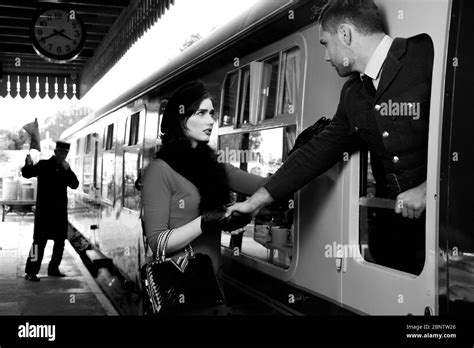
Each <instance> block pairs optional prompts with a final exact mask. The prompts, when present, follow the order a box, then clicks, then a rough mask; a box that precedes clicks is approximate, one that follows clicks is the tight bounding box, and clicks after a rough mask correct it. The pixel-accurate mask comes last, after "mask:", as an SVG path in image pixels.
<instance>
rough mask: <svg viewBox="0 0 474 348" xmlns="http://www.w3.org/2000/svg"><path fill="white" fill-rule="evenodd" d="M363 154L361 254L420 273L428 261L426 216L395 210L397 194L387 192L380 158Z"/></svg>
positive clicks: (367, 153)
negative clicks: (406, 216) (408, 214)
mask: <svg viewBox="0 0 474 348" xmlns="http://www.w3.org/2000/svg"><path fill="white" fill-rule="evenodd" d="M360 157H361V163H360V168H361V173H360V178H361V181H360V199H359V245H360V252H361V255H362V257H363V258H364V259H365V260H366V261H368V262H371V263H375V264H378V265H381V266H385V267H389V268H392V269H396V270H399V271H403V272H407V273H411V274H415V275H419V274H420V273H421V271H422V270H423V265H424V262H425V219H424V216H425V215H424V214H422V216H421V217H420V218H419V219H416V218H413V219H409V218H405V217H403V216H402V215H401V214H397V213H395V210H394V209H395V205H396V204H397V202H396V197H393V196H392V197H390V196H388V194H387V189H386V185H385V182H384V180H385V179H384V174H383V173H384V172H383V170H384V169H383V166H382V164H381V162H380V160H379V159H378V157H374V155H372V156H371V153H370V152H368V151H361V156H360ZM377 173H381V174H380V175H381V176H379V175H377ZM375 178H378V180H379V182H377V181H376V179H375Z"/></svg>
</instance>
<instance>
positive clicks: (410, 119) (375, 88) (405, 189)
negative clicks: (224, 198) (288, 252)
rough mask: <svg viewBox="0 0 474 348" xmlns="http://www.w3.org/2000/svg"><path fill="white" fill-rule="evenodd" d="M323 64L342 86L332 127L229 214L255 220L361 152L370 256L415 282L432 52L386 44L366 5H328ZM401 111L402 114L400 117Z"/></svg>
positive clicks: (424, 39)
mask: <svg viewBox="0 0 474 348" xmlns="http://www.w3.org/2000/svg"><path fill="white" fill-rule="evenodd" d="M319 23H320V28H319V37H320V43H321V44H322V45H323V46H324V47H325V48H326V53H325V60H326V61H328V62H330V63H331V65H332V66H333V67H334V68H335V69H336V71H337V73H338V74H339V76H341V77H346V76H351V78H350V79H348V81H347V82H346V83H345V84H344V86H343V88H342V91H341V96H340V101H339V106H338V108H337V111H336V114H335V116H334V117H333V119H332V122H331V124H330V125H329V126H328V127H326V128H325V129H324V130H323V131H322V132H320V133H319V134H318V135H317V136H315V137H314V138H313V139H311V141H308V142H307V143H306V144H305V145H303V146H302V147H300V148H299V149H298V150H297V151H295V152H294V153H293V154H292V155H291V156H289V157H288V158H287V160H286V161H285V163H284V164H283V165H282V167H281V168H280V169H279V170H278V171H277V172H276V173H275V174H274V175H273V176H272V177H271V178H270V179H269V180H268V181H267V182H266V183H265V185H264V187H262V188H260V189H259V190H258V191H257V192H256V193H255V194H254V195H253V196H252V197H250V198H249V199H248V200H247V201H245V202H243V203H238V204H236V205H234V206H232V207H230V208H229V209H228V212H227V214H230V213H231V212H233V211H239V212H242V213H252V212H253V213H254V214H255V213H256V212H258V210H259V209H260V208H262V207H263V206H265V205H267V204H269V203H271V202H272V201H274V200H275V199H281V198H284V197H287V196H288V195H291V194H293V193H294V192H296V191H297V190H299V189H300V188H302V187H303V186H304V185H306V184H307V183H308V182H309V181H311V180H312V179H313V178H315V177H317V176H318V175H320V174H322V173H324V172H325V171H327V170H328V169H329V168H331V167H332V166H333V165H334V164H336V163H337V162H338V161H340V160H341V159H343V158H344V157H345V156H347V154H351V153H353V152H354V151H357V150H359V149H363V148H365V147H368V149H369V150H370V158H371V164H372V170H373V175H374V177H375V180H376V190H377V193H376V195H377V196H378V197H382V198H390V199H396V201H397V203H396V205H395V207H394V211H391V212H390V211H385V212H384V211H381V209H378V210H377V212H374V211H371V214H369V215H370V216H372V217H375V216H376V217H375V218H373V220H372V221H369V224H368V229H369V231H368V233H369V251H370V254H371V256H372V257H373V258H374V259H375V261H376V262H377V263H379V264H381V265H384V266H387V267H392V268H396V269H399V270H402V271H406V272H410V273H414V274H419V273H420V272H421V270H422V268H423V264H424V257H425V255H424V237H425V214H424V210H425V206H426V172H427V153H428V125H429V101H430V92H431V75H432V68H433V57H434V49H433V44H432V41H431V39H430V37H429V36H428V35H426V34H420V35H417V36H414V37H411V38H408V39H405V38H395V39H392V38H391V37H390V36H388V35H386V34H385V32H384V30H383V25H382V20H381V17H380V15H379V13H378V9H377V7H376V5H375V4H374V2H373V0H333V1H329V2H328V3H327V4H326V5H325V6H324V7H323V9H322V11H321V12H320V17H319ZM401 111H404V112H405V114H403V112H401Z"/></svg>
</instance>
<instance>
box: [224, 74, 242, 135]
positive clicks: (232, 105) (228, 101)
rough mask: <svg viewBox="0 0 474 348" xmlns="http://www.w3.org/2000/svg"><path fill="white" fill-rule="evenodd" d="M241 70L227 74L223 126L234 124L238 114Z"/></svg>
mask: <svg viewBox="0 0 474 348" xmlns="http://www.w3.org/2000/svg"><path fill="white" fill-rule="evenodd" d="M238 92H239V72H238V71H235V72H233V73H230V74H228V75H227V77H226V79H225V82H224V92H223V100H222V112H221V115H222V118H221V123H220V126H221V127H226V126H232V125H234V121H235V118H236V116H237V102H238V96H239V93H238Z"/></svg>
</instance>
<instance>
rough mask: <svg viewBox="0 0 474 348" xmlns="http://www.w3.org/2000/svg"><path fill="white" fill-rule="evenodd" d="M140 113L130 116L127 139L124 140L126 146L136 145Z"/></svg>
mask: <svg viewBox="0 0 474 348" xmlns="http://www.w3.org/2000/svg"><path fill="white" fill-rule="evenodd" d="M139 126H140V113H138V112H137V113H135V114H133V115H131V116H130V118H129V120H128V125H127V133H128V137H127V138H128V139H126V144H127V145H129V146H131V145H136V144H137V143H138V133H139V129H140V127H139Z"/></svg>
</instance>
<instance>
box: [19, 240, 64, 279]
mask: <svg viewBox="0 0 474 348" xmlns="http://www.w3.org/2000/svg"><path fill="white" fill-rule="evenodd" d="M47 242H48V239H46V238H40V239H38V238H37V239H34V240H33V245H32V246H31V250H30V253H29V254H28V259H27V260H26V267H25V273H27V274H31V275H36V274H38V272H39V270H40V268H41V262H42V261H43V256H44V248H45V247H46V243H47ZM63 251H64V239H54V247H53V255H52V256H51V261H50V262H49V266H48V272H49V271H57V270H58V267H59V264H60V263H61V260H62V258H63Z"/></svg>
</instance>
